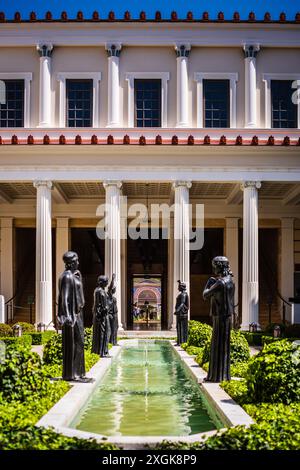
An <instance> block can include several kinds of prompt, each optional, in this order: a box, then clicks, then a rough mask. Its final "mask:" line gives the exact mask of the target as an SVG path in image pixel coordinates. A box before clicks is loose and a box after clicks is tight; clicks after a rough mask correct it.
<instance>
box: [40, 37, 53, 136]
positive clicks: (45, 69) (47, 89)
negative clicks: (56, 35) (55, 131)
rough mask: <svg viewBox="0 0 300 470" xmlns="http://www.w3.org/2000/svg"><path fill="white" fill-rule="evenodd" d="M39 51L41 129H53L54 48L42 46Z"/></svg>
mask: <svg viewBox="0 0 300 470" xmlns="http://www.w3.org/2000/svg"><path fill="white" fill-rule="evenodd" d="M37 50H38V53H39V55H40V97H39V101H40V104H39V127H51V122H52V115H51V114H52V109H51V108H52V106H51V100H52V93H51V55H52V51H53V46H52V44H40V45H38V46H37Z"/></svg>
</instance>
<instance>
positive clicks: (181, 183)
mask: <svg viewBox="0 0 300 470" xmlns="http://www.w3.org/2000/svg"><path fill="white" fill-rule="evenodd" d="M180 186H184V187H186V188H187V189H191V187H192V183H191V181H173V183H172V187H173V189H176V188H179V187H180Z"/></svg>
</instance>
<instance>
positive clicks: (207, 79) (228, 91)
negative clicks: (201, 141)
mask: <svg viewBox="0 0 300 470" xmlns="http://www.w3.org/2000/svg"><path fill="white" fill-rule="evenodd" d="M212 81H214V82H216V81H219V82H226V86H227V109H226V113H227V126H225V129H229V128H230V81H229V80H228V79H226V78H225V79H219V78H218V79H211V78H205V79H204V80H203V126H204V124H205V121H206V117H205V114H206V106H205V101H206V97H205V82H212ZM204 127H205V128H206V129H214V128H215V129H223V127H222V126H218V127H214V126H204Z"/></svg>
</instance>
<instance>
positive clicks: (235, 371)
mask: <svg viewBox="0 0 300 470" xmlns="http://www.w3.org/2000/svg"><path fill="white" fill-rule="evenodd" d="M248 366H249V362H236V363H235V364H232V365H231V367H230V374H231V377H245V376H246V374H247V370H248Z"/></svg>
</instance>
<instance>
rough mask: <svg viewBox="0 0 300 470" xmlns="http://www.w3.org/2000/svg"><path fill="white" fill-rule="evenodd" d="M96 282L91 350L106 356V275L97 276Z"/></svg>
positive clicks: (107, 305) (107, 304) (107, 317)
mask: <svg viewBox="0 0 300 470" xmlns="http://www.w3.org/2000/svg"><path fill="white" fill-rule="evenodd" d="M97 282H98V287H96V289H95V290H94V306H93V314H94V318H93V343H92V352H93V353H95V354H99V355H100V356H101V357H105V356H108V343H109V339H110V322H109V299H108V294H107V292H106V290H105V289H106V287H107V284H108V277H107V276H99V277H98V280H97Z"/></svg>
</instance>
